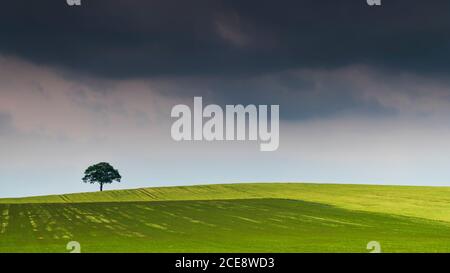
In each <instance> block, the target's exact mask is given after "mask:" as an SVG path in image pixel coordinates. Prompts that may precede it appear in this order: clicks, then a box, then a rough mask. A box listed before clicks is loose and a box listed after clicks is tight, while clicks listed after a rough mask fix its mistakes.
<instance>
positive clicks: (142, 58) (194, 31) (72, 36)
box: [0, 0, 450, 197]
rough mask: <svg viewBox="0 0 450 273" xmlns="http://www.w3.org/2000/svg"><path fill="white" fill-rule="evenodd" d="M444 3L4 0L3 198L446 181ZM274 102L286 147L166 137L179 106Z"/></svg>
mask: <svg viewBox="0 0 450 273" xmlns="http://www.w3.org/2000/svg"><path fill="white" fill-rule="evenodd" d="M449 12H450V2H449V1H446V0H442V1H439V0H433V1H419V0H417V1H414V0H390V1H383V2H382V6H381V7H370V6H368V5H367V4H366V1H365V0H347V1H335V0H302V1H300V0H295V1H273V0H272V1H265V0H259V1H241V0H239V1H238V0H236V1H232V0H224V1H211V0H205V1H170V0H169V1H167V0H165V1H137V0H128V1H118V0H117V1H116V0H82V6H81V7H69V6H67V4H66V3H65V1H63V0H60V1H59V0H58V1H50V0H42V1H25V0H16V1H8V2H6V3H2V7H1V9H0V34H1V35H0V197H7V196H24V195H41V194H51V193H66V192H79V191H91V190H97V187H96V186H93V185H85V184H83V183H82V182H81V178H82V176H83V171H84V169H86V168H87V167H88V166H89V165H90V164H93V163H97V162H100V161H107V162H110V163H111V164H112V165H114V166H115V167H116V168H118V169H119V171H120V172H121V174H122V176H123V181H122V183H120V184H113V185H108V186H106V187H105V188H106V189H118V188H134V187H147V186H165V185H185V184H200V183H229V182H261V181H291V182H302V181H305V182H324V183H330V182H334V183H371V184H402V185H448V186H450V167H449V166H450V156H449V155H450V142H449V139H450V77H449V73H450V35H449V33H450V16H448V14H449ZM194 96H203V100H204V103H205V104H207V103H215V104H219V105H225V104H269V105H271V104H279V105H280V118H281V124H280V147H279V149H278V150H277V151H275V152H260V151H259V144H258V143H257V142H242V143H239V142H227V143H222V142H212V143H209V142H196V143H190V142H175V141H173V140H172V138H171V136H170V126H171V124H172V122H173V121H174V120H173V119H171V118H170V112H171V109H172V107H173V106H174V105H176V104H180V103H185V104H189V105H192V104H193V97H194Z"/></svg>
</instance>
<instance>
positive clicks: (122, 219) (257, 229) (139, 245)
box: [0, 199, 450, 253]
mask: <svg viewBox="0 0 450 273" xmlns="http://www.w3.org/2000/svg"><path fill="white" fill-rule="evenodd" d="M5 211H7V214H5ZM0 219H1V221H0V252H68V251H67V250H66V244H67V243H68V242H69V241H78V242H80V244H81V247H82V252H167V253H170V252H216V253H221V252H368V250H367V249H366V245H367V243H368V242H369V241H378V242H380V244H381V248H382V251H383V252H450V225H449V224H448V223H446V222H438V221H432V220H424V219H421V218H413V217H405V216H396V215H389V214H383V213H371V212H363V211H354V210H347V209H342V208H338V207H334V206H331V205H325V204H320V203H312V202H305V201H300V200H289V199H237V200H205V201H199V200H195V201H151V202H110V203H108V202H101V203H61V204H0Z"/></svg>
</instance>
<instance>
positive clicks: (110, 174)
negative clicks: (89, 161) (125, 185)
mask: <svg viewBox="0 0 450 273" xmlns="http://www.w3.org/2000/svg"><path fill="white" fill-rule="evenodd" d="M121 178H122V176H120V174H119V171H118V170H116V169H114V168H113V166H111V165H110V164H109V163H107V162H101V163H98V164H95V165H92V166H90V167H89V168H87V169H86V171H84V177H83V182H84V183H91V184H94V183H99V184H100V191H103V184H111V183H112V182H114V181H117V182H120V179H121Z"/></svg>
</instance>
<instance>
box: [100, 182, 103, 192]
mask: <svg viewBox="0 0 450 273" xmlns="http://www.w3.org/2000/svg"><path fill="white" fill-rule="evenodd" d="M100 191H103V183H100Z"/></svg>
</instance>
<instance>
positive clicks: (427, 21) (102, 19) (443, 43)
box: [0, 0, 450, 78]
mask: <svg viewBox="0 0 450 273" xmlns="http://www.w3.org/2000/svg"><path fill="white" fill-rule="evenodd" d="M449 12H450V2H449V1H446V0H435V1H419V0H391V1H383V6H382V7H369V6H368V5H367V4H366V1H365V0H347V1H335V0H303V1H300V0H295V1H273V0H270V1H266V0H260V1H241V0H235V1H233V0H224V1H208V0H204V1H174V0H171V1H137V0H131V1H118V0H117V1H116V0H113V1H111V0H82V6H81V7H68V6H67V5H66V4H65V1H64V0H58V1H55V0H52V1H51V0H41V1H27V0H15V1H7V2H4V3H2V7H1V9H0V33H1V36H0V53H2V54H13V55H16V56H20V57H22V58H24V59H27V60H31V61H33V62H35V63H44V64H50V65H57V66H60V67H63V68H71V69H74V70H76V71H79V72H83V73H86V74H94V75H101V76H108V77H120V78H126V77H135V76H139V77H148V76H154V75H197V76H198V75H222V76H223V75H241V74H246V75H247V74H258V73H261V72H274V71H280V70H285V69H292V68H304V67H309V68H313V67H316V68H317V67H318V68H334V67H340V66H345V65H350V64H355V63H357V64H366V65H373V66H382V67H385V68H386V67H387V68H393V69H405V70H413V71H419V72H437V73H446V72H448V71H449V69H450V62H449V61H448V60H449V57H450V36H449V35H448V33H450V16H448V13H449Z"/></svg>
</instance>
